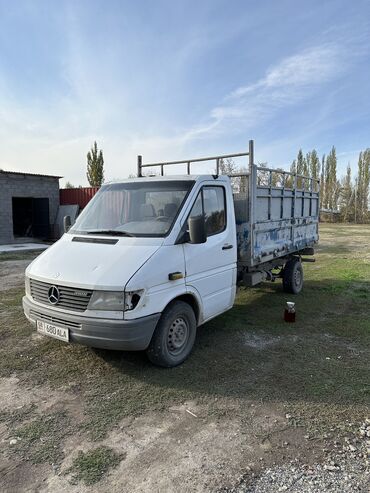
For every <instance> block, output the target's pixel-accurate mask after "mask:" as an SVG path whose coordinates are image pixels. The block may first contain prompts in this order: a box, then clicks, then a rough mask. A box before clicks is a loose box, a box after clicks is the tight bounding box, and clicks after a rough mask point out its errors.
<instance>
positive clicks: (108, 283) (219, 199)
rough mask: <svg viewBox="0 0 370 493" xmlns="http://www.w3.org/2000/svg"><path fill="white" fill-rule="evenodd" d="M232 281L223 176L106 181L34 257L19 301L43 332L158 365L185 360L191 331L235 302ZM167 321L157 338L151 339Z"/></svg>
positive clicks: (230, 210) (231, 222)
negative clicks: (141, 354)
mask: <svg viewBox="0 0 370 493" xmlns="http://www.w3.org/2000/svg"><path fill="white" fill-rule="evenodd" d="M199 218H200V223H201V228H200V229H201V237H200V238H199V236H198V238H197V237H196V233H197V232H198V233H199ZM197 220H198V223H196V221H197ZM192 221H195V224H196V226H197V228H198V231H197V232H196V233H195V237H194V234H193V232H192V231H191V230H189V223H190V224H191V223H192ZM236 279H237V248H236V226H235V216H234V207H233V196H232V190H231V186H230V180H229V178H228V177H227V176H218V177H214V176H211V175H203V176H194V175H187V176H175V177H150V178H137V179H130V180H126V181H122V182H119V183H111V184H107V185H104V186H103V187H102V188H101V189H100V190H99V192H98V193H97V194H96V196H95V197H94V198H93V200H92V201H91V202H90V203H89V205H88V207H87V208H86V209H85V210H84V211H83V212H82V214H81V215H80V216H79V218H78V219H77V221H76V223H75V224H74V225H73V227H72V228H71V229H70V230H69V231H68V232H66V233H65V234H64V235H63V237H62V238H61V239H60V240H59V241H58V242H56V243H55V244H54V245H52V246H51V247H50V248H49V249H48V250H46V251H45V252H44V253H43V254H41V255H40V256H39V257H38V258H37V259H35V261H34V262H32V264H31V265H30V266H29V267H28V268H27V271H26V296H25V297H24V299H23V306H24V311H25V314H26V316H27V318H28V319H29V320H30V321H31V322H32V323H33V324H35V325H37V328H38V330H39V331H42V332H44V333H46V334H48V335H51V336H59V338H61V339H62V340H66V341H70V342H78V343H81V344H85V345H88V346H92V347H97V348H105V349H118V350H147V351H148V355H149V357H150V358H151V360H152V361H154V362H155V363H158V364H162V365H164V366H173V365H174V364H179V363H180V362H182V361H183V359H184V358H185V357H186V356H187V349H188V348H189V346H190V345H192V343H193V342H194V339H195V332H196V327H197V326H199V325H201V324H203V323H204V322H206V321H207V320H210V319H211V318H213V317H215V316H217V315H219V314H220V313H223V312H224V311H226V310H228V309H229V308H231V307H232V306H233V303H234V298H235V292H236ZM169 314H170V315H171V316H170V315H169ZM168 317H170V319H171V320H170V322H171V323H170V325H171V327H170V328H168V330H166V341H162V342H160V341H158V339H159V336H158V334H156V336H155V337H153V336H154V333H155V331H156V329H158V327H159V326H160V325H161V324H162V325H163V323H164V322H163V320H164V319H165V318H166V319H167V318H168ZM58 329H63V330H59V331H58ZM157 332H159V333H161V332H162V331H161V330H160V329H159V330H158V331H157ZM184 350H185V351H184ZM163 353H164V354H163Z"/></svg>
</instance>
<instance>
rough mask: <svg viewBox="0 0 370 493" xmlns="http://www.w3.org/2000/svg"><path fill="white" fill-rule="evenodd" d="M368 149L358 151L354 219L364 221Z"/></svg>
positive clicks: (369, 161)
mask: <svg viewBox="0 0 370 493" xmlns="http://www.w3.org/2000/svg"><path fill="white" fill-rule="evenodd" d="M369 186H370V149H366V150H365V151H363V152H360V155H359V158H358V170H357V186H356V219H357V222H360V223H364V222H367V221H368V219H369V214H368V210H369Z"/></svg>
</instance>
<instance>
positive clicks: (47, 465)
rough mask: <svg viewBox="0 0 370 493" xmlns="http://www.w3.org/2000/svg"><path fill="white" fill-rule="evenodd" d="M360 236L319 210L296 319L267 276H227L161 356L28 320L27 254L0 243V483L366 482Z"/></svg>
mask: <svg viewBox="0 0 370 493" xmlns="http://www.w3.org/2000/svg"><path fill="white" fill-rule="evenodd" d="M369 245H370V228H369V227H368V226H364V227H363V226H345V225H323V226H322V227H321V242H320V248H319V250H318V253H317V255H316V259H317V260H316V263H315V264H305V266H304V267H305V276H306V283H305V289H304V292H303V293H301V294H300V295H299V296H297V297H296V298H295V301H296V303H297V322H296V324H294V325H291V324H285V323H284V322H283V321H282V312H283V309H284V304H285V301H286V300H287V299H288V298H287V296H286V295H285V294H284V293H283V292H282V289H281V285H280V283H274V284H271V283H270V284H268V283H266V284H264V285H262V286H261V287H259V288H256V289H249V290H245V289H244V290H241V291H240V293H239V294H238V298H237V302H236V304H235V307H234V308H233V310H231V311H230V312H228V313H227V314H225V315H223V316H221V317H219V318H218V319H215V320H214V321H212V322H210V323H208V324H206V325H205V326H204V327H202V328H200V329H199V333H198V338H197V343H196V347H195V350H194V354H193V355H192V357H191V358H189V360H188V361H186V362H185V363H184V364H183V365H182V366H180V367H178V368H175V369H171V370H166V369H159V368H154V367H153V366H151V365H150V364H149V363H148V361H147V360H146V357H145V355H143V354H141V353H121V352H109V351H98V350H93V349H89V348H84V347H81V346H75V345H68V344H67V345H66V344H64V343H62V342H60V341H55V340H52V339H49V338H46V337H43V336H41V335H38V334H37V333H35V331H34V330H33V328H32V327H31V326H30V325H29V323H28V322H27V321H26V320H25V319H24V316H23V313H22V309H21V306H20V303H21V297H22V295H23V284H24V269H25V267H26V265H27V264H28V263H29V262H30V258H29V257H28V258H26V259H23V260H22V259H19V258H18V259H17V260H12V259H11V258H9V257H7V259H6V260H3V261H2V260H1V257H0V334H1V340H2V343H1V348H0V491H1V492H26V491H27V492H28V491H30V492H31V491H32V492H34V491H37V492H47V491H57V492H108V491H109V492H112V493H114V492H120V493H121V492H167V491H168V492H172V491H179V492H204V491H212V492H221V491H223V492H226V491H230V492H231V491H233V492H242V491H245V492H246V491H250V492H253V491H256V492H257V491H258V492H259V491H270V492H272V493H274V492H275V491H296V490H294V489H293V485H292V484H290V483H289V481H288V479H289V476H292V475H294V474H295V473H294V472H293V471H299V481H302V477H303V479H304V478H306V477H307V478H308V479H307V481H311V482H312V481H313V483H312V484H313V486H312V485H311V483H310V485H309V486H307V484H308V483H305V484H306V486H304V485H303V486H300V487H299V489H298V490H297V491H302V492H305V491H315V492H316V491H317V492H319V491H323V490H324V489H323V485H324V484H325V485H326V486H325V488H328V491H338V492H339V491H341V492H342V491H348V492H350V491H363V492H365V491H368V488H369V486H370V483H369V469H368V453H369V448H370V442H369V440H368V438H370V426H369V427H366V426H367V425H366V423H370V422H367V421H366V419H367V418H369V417H370V412H369V382H370V369H369V360H370V358H369V357H370V344H369V339H370V337H369V336H370V308H369V307H370V246H369ZM364 423H365V425H364ZM364 426H365V427H364ZM367 434H368V435H367ZM368 447H369V448H368ZM352 463H353V464H356V467H353V468H352V466H351V464H352ZM346 468H347V469H348V471H350V472H348V471H347V469H346ZM284 471H285V472H284ZM318 471H321V472H323V473H325V475H326V476H325V478H324V479H321V476H320V474H321V472H320V474H319V473H318ZM346 471H347V472H346ZM284 474H285V476H284ZM266 477H267V478H269V479H268V481H270V482H268V481H267V480H266ZM285 477H286V479H285ZM297 477H298V476H297ZM271 478H275V479H274V480H273V481H272V479H271ZM312 478H313V479H312ZM315 478H316V480H315ZM314 480H315V481H316V483H317V485H316V486H315V484H316V483H315V481H314ZM266 481H267V482H266ZM297 481H298V479H297ZM322 481H327V482H326V483H324V482H322ZM265 484H268V485H269V486H264V485H265ZM297 484H300V483H299V482H298V483H297ZM302 484H303V483H302ZM328 484H329V485H331V486H330V487H328V486H327V485H328ZM263 488H266V489H263ZM310 488H311V489H310ZM315 488H316V489H315ZM330 488H331V489H330ZM355 488H357V490H356V489H355Z"/></svg>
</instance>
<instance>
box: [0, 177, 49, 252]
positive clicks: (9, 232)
mask: <svg viewBox="0 0 370 493" xmlns="http://www.w3.org/2000/svg"><path fill="white" fill-rule="evenodd" d="M13 197H35V198H41V197H44V198H48V199H49V223H50V225H51V228H53V225H54V223H55V221H56V217H57V213H58V207H59V180H58V178H55V177H46V176H33V175H27V174H24V175H23V174H19V175H18V174H12V173H7V172H6V171H5V172H4V171H0V244H6V243H12V242H13V241H14V235H13V210H12V209H13V208H12V198H13Z"/></svg>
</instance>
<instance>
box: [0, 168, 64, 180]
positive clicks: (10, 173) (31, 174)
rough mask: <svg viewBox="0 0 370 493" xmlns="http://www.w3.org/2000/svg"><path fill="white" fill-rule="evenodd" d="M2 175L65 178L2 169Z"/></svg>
mask: <svg viewBox="0 0 370 493" xmlns="http://www.w3.org/2000/svg"><path fill="white" fill-rule="evenodd" d="M0 173H4V174H7V175H26V176H40V177H43V178H58V179H60V178H63V176H55V175H42V174H40V173H26V172H25V171H6V170H5V169H0Z"/></svg>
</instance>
